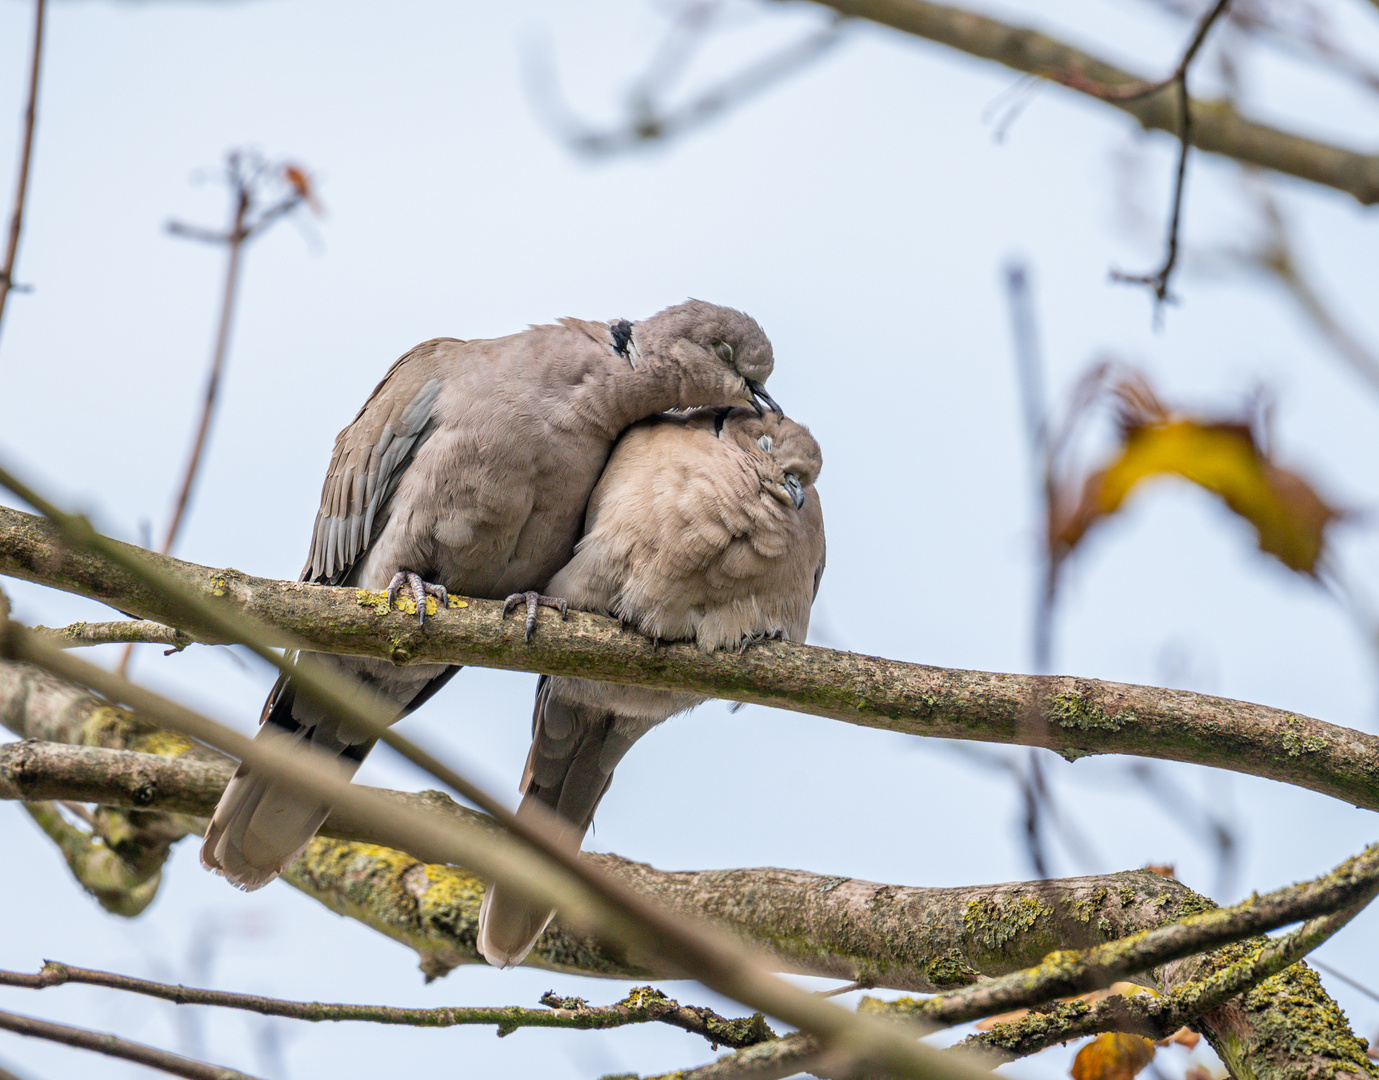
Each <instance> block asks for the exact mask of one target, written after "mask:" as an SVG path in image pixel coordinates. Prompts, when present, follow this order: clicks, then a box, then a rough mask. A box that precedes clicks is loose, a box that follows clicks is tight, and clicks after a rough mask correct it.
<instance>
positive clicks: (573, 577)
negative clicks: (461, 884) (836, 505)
mask: <svg viewBox="0 0 1379 1080" xmlns="http://www.w3.org/2000/svg"><path fill="white" fill-rule="evenodd" d="M821 465H822V455H821V452H820V450H819V444H818V443H817V442H816V441H815V440H814V438H813V436H811V435H810V434H809V432H808V430H807V429H806V428H804V427H803V426H801V425H800V424H798V423H796V422H795V421H793V420H790V419H788V418H786V417H785V416H783V415H780V414H778V413H766V414H764V415H758V414H757V413H756V412H754V411H752V410H750V409H742V408H735V409H726V408H721V409H699V410H696V411H694V412H690V413H686V414H672V415H666V416H657V417H653V418H651V419H648V420H644V421H642V422H641V423H639V424H636V425H634V426H633V427H631V428H630V429H629V430H628V431H627V432H626V433H625V434H624V435H623V436H622V438H621V439H620V440H619V441H618V444H617V446H616V447H615V448H614V450H613V454H612V457H611V458H609V461H608V465H607V467H606V468H605V469H604V471H603V476H602V477H601V478H600V479H599V482H598V486H597V487H595V488H594V491H593V494H592V495H591V496H590V499H589V508H588V510H587V511H586V514H585V531H584V535H583V537H581V539H580V541H579V543H578V544H577V545H576V547H575V554H574V557H573V558H572V559H571V560H570V561H569V562H568V563H567V564H566V565H565V566H564V567H562V568H561V570H560V571H559V572H558V573H557V574H556V575H555V576H554V577H553V578H552V579H551V581H550V583H549V584H548V586H547V591H549V592H551V593H553V594H556V595H559V596H562V597H564V598H565V599H567V600H568V601H569V603H570V605H571V606H573V607H575V608H577V609H579V610H583V611H594V612H599V613H601V614H604V615H610V616H614V617H616V618H618V619H619V620H620V621H621V622H622V623H623V624H624V625H627V626H632V627H635V628H636V629H637V630H639V631H641V632H642V633H643V634H645V635H646V636H648V637H650V638H651V639H652V641H653V643H659V642H664V641H687V642H693V643H694V644H695V645H697V646H698V647H699V648H700V649H702V650H704V651H705V652H712V651H714V650H719V649H731V650H736V651H738V652H741V651H742V650H743V649H745V648H747V647H748V646H749V645H751V644H752V643H753V642H757V641H761V640H765V639H772V638H774V639H780V638H786V639H789V640H791V641H803V640H804V639H805V634H806V632H807V631H808V629H809V612H810V607H811V605H812V604H813V601H814V597H815V596H816V595H817V593H818V589H819V580H820V578H821V577H822V575H823V570H824V546H825V545H824V520H823V511H822V508H821V507H820V505H819V496H818V493H817V492H816V491H815V489H814V480H815V478H816V477H817V476H818V474H819V469H820V466H821ZM704 700H705V699H704V698H703V697H701V696H699V695H696V694H689V693H684V692H680V691H671V690H657V689H650V688H645V687H636V686H626V685H621V684H615V683H605V682H598V681H594V680H589V679H575V678H565V677H552V676H546V675H543V676H541V678H540V680H539V682H538V684H537V691H536V703H535V708H534V712H533V717H532V744H531V751H530V753H529V755H528V757H527V764H526V769H525V771H524V772H523V775H522V782H521V785H520V790H521V791H522V793H523V795H522V802H521V804H520V805H519V807H518V810H517V816H518V817H519V818H521V819H524V820H526V821H528V822H530V823H532V824H533V825H535V826H537V827H541V828H545V829H547V830H548V833H549V835H552V836H553V837H554V838H555V839H556V840H557V841H558V842H560V843H561V844H563V845H564V846H566V847H567V848H568V849H569V850H571V851H577V850H578V849H579V847H580V846H581V844H582V843H583V838H584V834H585V832H586V831H587V830H588V828H589V826H590V824H591V823H592V821H593V817H594V811H595V809H596V808H597V807H598V804H599V801H600V800H601V799H602V798H603V796H604V793H605V792H606V791H607V790H608V785H609V782H610V781H611V779H612V775H613V770H614V768H616V766H617V765H618V763H619V762H620V761H621V760H622V758H623V756H624V755H625V754H626V753H627V752H628V750H629V749H631V747H632V744H633V743H635V742H636V741H637V740H638V739H639V738H641V737H642V736H643V735H645V734H646V733H647V732H648V731H650V730H651V729H652V728H653V727H655V726H656V725H658V724H660V723H662V722H663V721H665V720H667V719H669V718H670V717H671V716H674V715H675V714H677V713H681V712H685V711H686V710H688V709H692V708H694V707H695V706H696V705H698V704H700V703H702V702H703V701H704ZM552 814H553V815H554V817H552ZM553 914H554V912H553V911H551V910H550V909H549V908H546V907H544V906H541V905H537V904H532V903H529V902H527V901H526V900H525V899H523V898H520V897H518V896H516V895H513V894H511V893H510V892H509V890H507V889H505V888H504V886H503V885H501V884H492V885H490V886H489V887H488V889H487V890H486V892H485V895H484V900H483V904H482V906H481V909H480V915H479V932H478V946H479V951H480V952H481V953H482V954H483V956H484V958H485V959H487V960H488V962H489V963H491V964H493V965H494V966H496V967H509V966H512V965H514V964H520V963H521V962H522V960H523V959H524V958H525V957H526V955H527V953H528V952H529V951H530V950H531V948H532V946H533V945H534V944H535V943H536V940H537V939H538V938H539V937H540V935H541V932H542V931H543V930H544V929H545V927H546V925H547V924H548V923H549V922H550V920H551V917H552V916H553Z"/></svg>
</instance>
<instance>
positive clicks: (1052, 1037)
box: [863, 905, 1363, 1061]
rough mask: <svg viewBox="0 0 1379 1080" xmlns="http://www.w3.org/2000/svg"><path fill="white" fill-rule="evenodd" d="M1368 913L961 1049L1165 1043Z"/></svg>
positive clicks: (1055, 1009) (1321, 922)
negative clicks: (1165, 987) (1167, 987)
mask: <svg viewBox="0 0 1379 1080" xmlns="http://www.w3.org/2000/svg"><path fill="white" fill-rule="evenodd" d="M1362 907H1363V905H1356V906H1354V907H1351V908H1348V909H1343V910H1341V911H1339V912H1336V913H1334V914H1332V915H1324V916H1321V917H1319V918H1316V919H1311V920H1309V921H1308V922H1307V924H1306V925H1304V926H1303V927H1302V928H1301V929H1299V930H1295V931H1294V932H1293V933H1291V934H1288V935H1286V936H1285V937H1283V938H1280V939H1278V940H1273V941H1271V940H1269V939H1267V938H1255V939H1252V940H1251V941H1249V942H1246V943H1245V944H1244V950H1245V955H1244V956H1243V958H1239V959H1235V960H1234V961H1229V960H1228V961H1227V962H1226V963H1225V965H1224V966H1220V964H1216V965H1213V966H1214V967H1216V970H1214V971H1212V972H1211V973H1210V974H1209V975H1207V976H1205V977H1203V978H1202V979H1200V980H1198V981H1195V982H1187V983H1183V984H1181V985H1179V986H1176V987H1175V988H1174V989H1173V990H1171V991H1169V992H1168V993H1167V994H1164V995H1162V996H1156V995H1150V994H1135V995H1132V996H1128V997H1127V996H1125V995H1121V994H1112V995H1111V996H1109V997H1107V998H1104V999H1102V1000H1101V1001H1098V1002H1096V1003H1095V1004H1091V1003H1089V1002H1088V1001H1086V1000H1085V999H1083V998H1074V999H1073V1000H1071V1001H1065V1002H1060V1003H1058V1004H1057V1005H1054V1006H1051V1007H1048V1008H1045V1009H1041V1010H1040V1011H1039V1012H1031V1013H1028V1014H1026V1015H1025V1016H1023V1017H1021V1018H1019V1019H1016V1020H1012V1021H1010V1022H1008V1023H1004V1024H998V1025H996V1026H995V1027H994V1028H992V1029H990V1030H989V1031H982V1032H978V1033H977V1034H975V1035H971V1036H969V1037H968V1038H967V1039H965V1040H963V1042H962V1043H961V1044H960V1045H962V1046H963V1047H964V1048H966V1049H970V1050H977V1051H983V1052H986V1053H989V1054H992V1055H993V1056H994V1057H995V1058H996V1059H997V1060H998V1061H1008V1060H1010V1059H1012V1058H1015V1057H1022V1056H1024V1055H1026V1054H1033V1053H1037V1052H1038V1051H1040V1050H1043V1049H1046V1048H1047V1047H1050V1046H1052V1045H1053V1044H1054V1043H1061V1042H1067V1041H1068V1040H1069V1039H1076V1038H1080V1037H1082V1036H1085V1035H1096V1034H1099V1033H1101V1032H1104V1031H1126V1032H1131V1033H1133V1034H1139V1035H1145V1036H1147V1037H1149V1038H1152V1039H1156V1040H1157V1039H1162V1038H1165V1037H1167V1036H1168V1035H1170V1034H1171V1033H1172V1032H1174V1031H1176V1030H1178V1029H1179V1028H1180V1027H1182V1026H1183V1025H1185V1024H1190V1023H1194V1022H1195V1021H1196V1020H1197V1018H1198V1017H1200V1016H1202V1015H1203V1014H1205V1013H1207V1012H1210V1011H1212V1010H1213V1009H1216V1008H1219V1007H1220V1006H1222V1005H1224V1004H1225V1003H1226V1002H1227V1001H1228V1000H1229V999H1230V998H1233V997H1235V996H1236V995H1238V994H1240V993H1243V992H1244V991H1246V990H1249V989H1250V988H1252V987H1254V986H1257V985H1259V983H1261V982H1263V981H1264V980H1265V979H1268V978H1271V977H1272V976H1274V975H1277V974H1279V973H1280V972H1282V971H1284V970H1285V969H1287V968H1289V967H1291V966H1292V965H1293V964H1295V963H1296V962H1297V961H1299V960H1301V959H1302V958H1303V957H1304V956H1305V955H1307V954H1308V953H1309V952H1311V951H1312V950H1313V949H1315V948H1317V946H1319V945H1321V944H1322V942H1324V941H1326V940H1327V938H1329V937H1330V936H1331V935H1332V934H1333V933H1335V932H1336V931H1337V930H1339V929H1340V928H1341V927H1342V926H1344V925H1345V924H1346V923H1348V922H1349V921H1350V920H1351V919H1352V918H1353V917H1354V916H1355V915H1356V914H1357V913H1358V911H1359V910H1360V909H1361V908H1362ZM1240 952H1241V950H1240V949H1232V950H1231V953H1230V954H1223V957H1228V956H1230V955H1237V954H1239V953H1240ZM1217 959H1218V960H1219V959H1222V958H1217ZM867 1000H869V1001H870V1000H874V999H867ZM866 1003H867V1002H866V1001H864V1003H863V1004H864V1005H866ZM888 1005H889V1003H879V1004H872V1005H871V1006H870V1008H871V1009H872V1011H883V1010H884V1009H885V1008H886V1007H887V1006H888Z"/></svg>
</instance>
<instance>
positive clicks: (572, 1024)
mask: <svg viewBox="0 0 1379 1080" xmlns="http://www.w3.org/2000/svg"><path fill="white" fill-rule="evenodd" d="M67 983H80V984H83V985H86V986H103V987H106V988H108V989H111V990H123V991H126V992H127V993H132V994H143V995H144V996H146V997H152V998H159V999H161V1000H163V1001H171V1002H174V1003H175V1004H177V1005H208V1006H216V1007H219V1008H225V1009H242V1010H244V1011H246V1012H254V1013H258V1014H260V1015H261V1016H281V1017H285V1018H287V1019H289V1020H308V1021H312V1022H319V1021H325V1020H331V1021H343V1020H350V1021H361V1022H365V1023H374V1024H402V1025H406V1026H408V1027H433V1028H443V1027H455V1026H457V1025H461V1024H465V1025H473V1024H480V1025H487V1024H492V1025H493V1026H495V1027H496V1028H497V1029H498V1034H499V1035H500V1036H502V1035H507V1034H510V1033H511V1032H513V1031H516V1030H517V1029H518V1028H523V1027H547V1028H578V1029H584V1030H588V1029H594V1028H614V1027H625V1026H626V1025H628V1024H645V1023H652V1022H661V1023H666V1024H669V1025H671V1026H672V1027H678V1028H680V1029H681V1030H682V1031H688V1032H690V1033H691V1034H694V1035H702V1036H703V1037H704V1038H706V1039H708V1040H709V1041H710V1042H711V1043H713V1044H714V1045H715V1046H717V1045H723V1046H731V1047H734V1048H737V1047H742V1046H752V1045H754V1044H756V1043H759V1042H763V1041H765V1040H767V1039H773V1038H775V1033H774V1032H773V1031H772V1030H771V1029H770V1028H769V1027H768V1026H766V1024H765V1022H764V1021H763V1019H762V1017H761V1014H760V1013H758V1014H756V1015H755V1016H750V1017H743V1018H741V1019H738V1020H729V1019H728V1018H726V1017H723V1016H719V1015H718V1014H717V1013H716V1012H714V1011H713V1010H712V1009H704V1008H698V1007H694V1006H685V1005H681V1004H680V1003H679V1002H677V1001H672V1000H671V999H670V998H668V997H666V996H665V995H664V994H663V993H661V992H660V991H659V990H654V989H652V988H651V987H650V986H641V987H638V988H636V989H635V990H633V991H632V992H631V993H630V994H628V995H627V997H625V998H624V999H623V1000H622V1001H619V1002H617V1003H615V1004H613V1005H602V1006H590V1005H589V1003H588V1002H587V1001H585V1000H584V999H583V998H559V997H556V996H555V995H554V994H549V993H548V994H546V995H544V996H543V997H542V999H541V1001H542V1003H543V1004H545V1005H547V1006H548V1008H545V1009H523V1008H520V1007H517V1006H510V1007H502V1006H500V1007H487V1006H484V1007H478V1008H457V1007H453V1006H442V1007H440V1008H435V1009H404V1008H397V1007H395V1006H391V1005H340V1004H331V1003H326V1002H320V1001H285V1000H283V999H282V998H269V997H261V996H259V995H257V994H233V993H228V992H226V991H224V990H199V989H196V988H195V987H190V986H181V985H178V986H171V985H169V984H167V983H159V982H153V981H151V980H149V979H136V978H133V977H131V976H129V975H118V974H115V973H114V972H109V971H91V970H89V969H87V968H80V967H75V966H73V965H71V964H61V963H58V962H56V961H54V960H46V961H44V964H43V967H42V968H41V969H40V970H39V971H38V972H37V973H35V974H32V975H30V974H27V973H24V972H18V971H0V986H18V987H25V988H27V989H30V990H44V989H47V988H48V987H51V986H64V985H66V984H67Z"/></svg>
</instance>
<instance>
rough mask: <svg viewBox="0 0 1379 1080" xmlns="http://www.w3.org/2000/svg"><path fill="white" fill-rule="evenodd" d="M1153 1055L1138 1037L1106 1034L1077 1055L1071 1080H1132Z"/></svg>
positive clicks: (1146, 1044) (1147, 1044)
mask: <svg viewBox="0 0 1379 1080" xmlns="http://www.w3.org/2000/svg"><path fill="white" fill-rule="evenodd" d="M1154 1053H1155V1051H1154V1044H1153V1043H1152V1042H1150V1041H1149V1040H1148V1039H1146V1038H1144V1037H1143V1036H1141V1035H1124V1034H1122V1033H1120V1032H1118V1031H1107V1032H1104V1033H1103V1034H1101V1035H1098V1036H1097V1037H1096V1038H1095V1039H1093V1040H1092V1041H1091V1042H1089V1043H1088V1044H1087V1045H1086V1046H1084V1047H1083V1048H1082V1049H1081V1050H1079V1051H1078V1052H1077V1057H1076V1058H1074V1059H1073V1068H1072V1075H1073V1080H1132V1078H1133V1077H1134V1075H1135V1074H1136V1073H1137V1072H1139V1071H1140V1070H1141V1069H1143V1068H1144V1067H1145V1066H1146V1065H1148V1064H1149V1063H1150V1062H1151V1061H1153V1060H1154Z"/></svg>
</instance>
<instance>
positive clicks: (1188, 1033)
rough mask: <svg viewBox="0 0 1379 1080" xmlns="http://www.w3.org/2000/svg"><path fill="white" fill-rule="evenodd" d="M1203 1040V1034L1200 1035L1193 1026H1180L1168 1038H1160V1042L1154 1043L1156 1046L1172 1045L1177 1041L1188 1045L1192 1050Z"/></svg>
mask: <svg viewBox="0 0 1379 1080" xmlns="http://www.w3.org/2000/svg"><path fill="white" fill-rule="evenodd" d="M1201 1041H1202V1036H1200V1035H1198V1034H1197V1032H1195V1031H1193V1030H1192V1028H1190V1027H1180V1028H1179V1029H1178V1030H1177V1031H1175V1032H1174V1033H1173V1034H1172V1035H1170V1036H1169V1037H1168V1038H1166V1039H1160V1040H1159V1041H1158V1042H1156V1043H1155V1044H1154V1045H1155V1046H1171V1045H1173V1044H1174V1043H1177V1044H1178V1045H1179V1046H1185V1047H1187V1048H1188V1049H1189V1050H1192V1049H1194V1048H1195V1047H1196V1046H1197V1044H1198V1043H1199V1042H1201Z"/></svg>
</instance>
